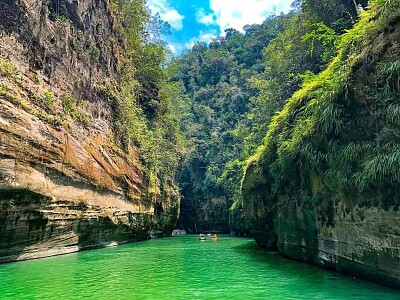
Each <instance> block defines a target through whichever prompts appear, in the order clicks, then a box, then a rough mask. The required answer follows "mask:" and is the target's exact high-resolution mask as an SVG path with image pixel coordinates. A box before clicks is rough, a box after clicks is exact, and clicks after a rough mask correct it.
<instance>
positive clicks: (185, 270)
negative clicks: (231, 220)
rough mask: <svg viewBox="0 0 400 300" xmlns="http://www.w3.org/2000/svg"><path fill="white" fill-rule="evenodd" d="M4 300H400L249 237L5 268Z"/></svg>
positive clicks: (159, 242) (142, 245)
mask: <svg viewBox="0 0 400 300" xmlns="http://www.w3.org/2000/svg"><path fill="white" fill-rule="evenodd" d="M0 299H13V300H14V299H107V300H111V299H384V300H386V299H400V291H398V290H394V289H390V288H386V287H383V286H380V285H377V284H374V283H370V282H367V281H362V280H358V279H355V278H353V277H350V276H345V275H341V274H339V273H335V272H330V271H326V270H323V269H320V268H317V267H313V266H310V265H306V264H303V263H299V262H294V261H290V260H287V259H285V258H282V257H281V256H280V255H279V254H276V253H273V252H268V251H265V250H262V249H260V248H258V246H257V245H256V243H255V242H254V241H253V240H251V239H248V238H235V237H230V236H221V237H219V238H218V240H217V241H212V240H209V239H208V240H206V241H199V240H198V237H197V236H194V235H187V236H180V237H173V238H164V239H155V240H149V241H145V242H139V243H134V244H129V245H123V246H118V247H113V248H105V249H98V250H91V251H84V252H79V253H75V254H70V255H65V256H58V257H52V258H46V259H40V260H33V261H26V262H19V263H11V264H3V265H0Z"/></svg>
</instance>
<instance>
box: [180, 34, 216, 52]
mask: <svg viewBox="0 0 400 300" xmlns="http://www.w3.org/2000/svg"><path fill="white" fill-rule="evenodd" d="M217 36H218V33H217V31H216V30H210V31H202V30H200V33H199V35H198V36H195V37H193V38H191V39H190V40H189V41H188V42H186V43H185V45H184V48H185V49H190V48H192V47H193V46H194V44H196V42H205V43H206V44H208V43H209V42H210V41H211V39H212V38H215V37H217Z"/></svg>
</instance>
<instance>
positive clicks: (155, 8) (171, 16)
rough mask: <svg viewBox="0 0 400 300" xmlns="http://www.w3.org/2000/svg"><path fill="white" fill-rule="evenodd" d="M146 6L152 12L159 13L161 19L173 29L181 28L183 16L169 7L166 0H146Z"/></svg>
mask: <svg viewBox="0 0 400 300" xmlns="http://www.w3.org/2000/svg"><path fill="white" fill-rule="evenodd" d="M147 7H148V8H149V9H150V10H151V11H152V13H159V14H160V17H161V19H162V20H163V21H166V22H168V23H169V24H170V25H171V27H172V28H174V29H175V30H177V31H180V30H182V29H183V23H182V21H183V19H184V18H185V17H184V16H183V15H181V14H180V13H179V12H178V11H177V10H176V9H174V8H173V7H171V6H170V5H169V3H168V1H167V0H148V1H147Z"/></svg>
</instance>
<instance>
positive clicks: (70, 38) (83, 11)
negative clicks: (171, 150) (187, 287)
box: [0, 0, 179, 262]
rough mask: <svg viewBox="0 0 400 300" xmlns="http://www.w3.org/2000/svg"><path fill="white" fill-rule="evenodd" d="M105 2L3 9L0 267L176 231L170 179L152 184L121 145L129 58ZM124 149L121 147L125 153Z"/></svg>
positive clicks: (31, 2) (17, 0)
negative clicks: (118, 90) (120, 104)
mask: <svg viewBox="0 0 400 300" xmlns="http://www.w3.org/2000/svg"><path fill="white" fill-rule="evenodd" d="M111 5H112V3H111V2H109V1H108V0H96V1H93V0H79V1H78V0H57V1H55V0H50V1H45V0H6V1H1V3H0V20H1V21H0V75H1V76H0V262H7V261H15V260H23V259H30V258H38V257H45V256H50V255H57V254H63V253H69V252H74V251H78V250H80V249H85V248H90V247H98V246H104V245H107V244H110V243H114V242H116V243H122V242H129V241H135V240H141V239H146V238H147V237H148V236H149V232H150V231H153V232H156V233H163V232H164V233H165V232H171V231H172V228H173V226H174V223H175V222H176V219H177V216H178V210H179V193H178V192H177V190H176V188H175V187H174V184H173V182H172V180H170V179H164V180H163V184H162V185H160V186H158V187H157V188H154V187H151V188H150V185H151V184H150V183H149V180H148V176H147V175H146V172H145V168H144V167H143V163H142V161H141V159H140V155H139V152H138V149H136V148H135V147H129V149H128V150H127V149H126V147H122V145H121V142H120V140H121V137H120V135H119V134H118V133H117V132H116V130H115V124H114V120H115V110H116V103H115V99H113V98H112V97H110V96H109V95H108V93H106V92H105V87H106V86H117V85H118V83H119V81H120V77H121V71H120V70H121V66H122V65H123V63H122V55H121V53H123V51H124V49H123V45H122V43H121V36H120V35H119V34H118V30H117V27H118V24H117V22H116V20H115V18H114V17H113V10H112V8H111ZM123 149H125V150H123Z"/></svg>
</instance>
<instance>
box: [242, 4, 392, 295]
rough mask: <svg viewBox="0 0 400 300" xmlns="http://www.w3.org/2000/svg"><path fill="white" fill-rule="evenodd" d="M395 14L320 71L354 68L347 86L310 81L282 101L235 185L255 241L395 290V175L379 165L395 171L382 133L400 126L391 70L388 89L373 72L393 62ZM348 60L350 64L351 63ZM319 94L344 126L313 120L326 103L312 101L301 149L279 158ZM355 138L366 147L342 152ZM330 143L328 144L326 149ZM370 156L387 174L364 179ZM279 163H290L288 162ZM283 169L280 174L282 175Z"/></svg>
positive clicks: (387, 138) (329, 77)
mask: <svg viewBox="0 0 400 300" xmlns="http://www.w3.org/2000/svg"><path fill="white" fill-rule="evenodd" d="M394 5H398V4H394ZM397 7H398V6H397ZM397 9H398V8H397ZM392 11H395V10H393V9H392ZM397 12H398V10H397ZM393 14H394V13H393ZM394 15H395V14H394ZM376 19H377V18H375V19H374V18H372V17H371V19H370V20H376ZM398 20H399V18H398V17H396V16H394V20H384V21H382V20H378V21H377V22H381V23H379V25H380V26H382V24H385V25H384V26H382V27H381V28H380V29H379V30H378V29H377V28H379V27H378V26H377V25H374V26H370V25H368V23H363V25H362V26H365V27H366V25H367V26H368V28H373V29H374V30H375V31H373V30H371V32H368V31H367V33H368V34H370V36H372V38H371V39H372V41H371V42H370V43H369V44H368V45H364V47H359V49H357V50H354V49H352V48H350V49H351V50H350V51H348V52H343V53H350V54H351V55H350V54H349V56H347V57H346V59H343V57H342V58H341V60H342V61H343V62H341V61H340V60H336V61H335V62H334V63H333V65H332V68H331V70H328V71H327V72H326V73H325V74H323V76H326V77H322V78H324V79H327V80H332V82H334V80H335V79H334V78H335V77H336V78H337V77H339V76H340V72H343V70H351V71H350V72H349V73H348V75H346V76H348V77H346V80H344V81H342V82H345V88H343V89H342V88H339V89H337V90H335V89H333V88H331V86H330V85H329V84H330V83H328V84H325V85H321V86H318V85H316V86H314V87H313V88H312V89H310V90H305V91H300V93H299V94H298V95H295V96H294V97H293V98H292V99H291V100H289V101H290V102H289V104H288V105H287V107H286V108H285V110H284V112H283V113H281V114H280V115H279V116H278V117H277V119H276V120H277V121H276V123H275V124H274V125H273V126H271V127H270V132H269V134H268V135H267V138H266V144H265V146H264V148H263V150H262V152H260V153H259V156H255V157H254V159H253V160H252V161H251V162H250V163H249V165H248V167H247V170H246V174H245V178H244V181H243V190H242V191H243V196H244V209H245V215H246V219H247V222H248V226H249V228H250V231H251V232H252V234H253V235H254V236H255V238H256V240H257V242H258V243H259V245H261V246H263V247H266V248H269V249H274V250H278V251H279V252H280V253H281V254H282V255H284V256H287V257H289V258H292V259H296V260H299V261H304V262H309V263H312V264H315V265H318V266H321V267H325V268H330V269H335V270H338V271H341V272H344V273H348V274H351V275H352V276H357V277H362V278H366V279H369V280H373V281H377V282H380V283H383V284H386V285H391V286H394V287H400V201H399V180H398V177H396V176H397V175H395V174H396V173H393V174H394V175H393V176H394V177H393V178H394V179H393V180H391V179H389V178H392V177H390V176H392V175H391V174H392V173H390V172H391V171H388V172H386V171H387V170H390V166H393V167H394V168H395V170H398V169H396V168H398V166H399V163H398V161H394V163H393V165H391V164H389V165H388V166H385V158H386V156H387V157H391V155H393V153H396V151H398V149H399V148H398V147H399V146H398V143H399V140H398V138H396V137H395V136H393V135H391V136H384V134H383V133H384V132H386V131H387V130H389V128H392V127H393V128H398V127H396V126H398V123H394V122H391V119H390V118H388V117H386V116H385V112H388V111H389V110H390V105H391V106H393V105H398V104H399V99H400V98H399V95H400V93H399V92H400V90H399V85H398V82H399V81H398V80H399V79H398V77H393V78H395V79H394V81H393V82H394V84H393V86H392V85H391V84H392V83H391V81H390V80H391V77H390V76H384V78H383V79H382V80H381V79H379V78H380V76H381V75H380V74H382V72H383V71H382V70H383V69H382V66H385V65H390V66H395V65H396V64H397V63H398V61H399V59H400V51H399V49H400V45H399V36H400V25H399V22H398ZM354 44H356V43H354ZM357 51H362V53H361V54H360V53H359V52H357ZM360 57H361V59H360ZM352 59H354V61H356V62H357V63H354V64H352V63H350V62H351V61H352ZM332 70H334V71H333V73H332V74H329V73H328V72H329V71H330V72H332ZM377 70H379V71H377ZM335 72H336V73H335ZM379 72H381V73H379ZM342 74H343V73H342ZM393 76H394V75H393ZM396 78H397V79H396ZM380 80H381V81H380ZM382 82H383V85H384V86H385V88H387V87H389V86H390V87H393V89H392V90H390V93H391V94H390V96H388V97H387V98H385V97H384V96H382V94H380V92H379V91H382V90H383V88H382ZM338 86H340V85H338ZM319 89H323V90H322V92H321V90H319ZM324 91H327V93H328V92H329V97H326V99H327V100H324V98H322V97H323V95H327V94H323V92H324ZM337 91H338V92H337ZM313 93H314V94H313ZM321 95H322V96H321ZM296 97H298V98H296ZM318 97H320V98H318ZM321 99H322V100H321ZM318 100H320V102H318V104H319V105H321V106H320V107H323V108H325V107H326V106H323V105H327V104H326V103H324V102H323V101H327V102H328V101H329V102H328V104H331V103H332V102H333V103H334V105H336V107H339V108H340V109H342V110H341V112H343V113H338V114H337V116H336V118H337V120H339V121H342V122H343V124H345V126H344V127H343V129H341V131H337V130H336V131H335V132H328V133H326V131H323V130H321V129H320V128H319V127H318V120H320V119H322V118H323V117H324V115H323V113H324V112H326V110H318V107H317V106H316V105H315V106H314V107H313V108H312V109H311V110H309V111H308V112H311V113H312V116H315V117H316V118H315V119H313V120H316V122H315V123H312V122H308V123H307V126H306V127H303V129H302V130H303V131H302V132H301V131H297V132H301V134H302V137H301V139H300V142H299V144H297V145H299V147H298V148H296V151H297V149H299V150H298V151H299V152H295V151H293V152H291V153H290V156H288V157H289V158H288V159H287V160H283V158H282V157H285V152H284V151H286V150H287V149H289V148H290V147H291V146H292V145H293V144H291V143H292V142H293V140H295V138H294V136H295V133H294V131H295V130H298V128H297V127H296V126H298V125H299V124H305V123H301V122H302V121H303V120H306V121H309V120H310V118H309V119H306V117H308V116H305V114H306V113H307V109H310V108H311V106H307V105H309V103H311V104H313V102H312V101H318ZM314 103H315V102H314ZM371 105H373V106H374V107H375V110H372V109H371ZM388 107H389V108H388ZM380 112H382V113H380ZM284 114H285V115H284ZM280 118H281V119H280ZM293 128H294V129H293ZM397 130H398V129H397ZM397 132H398V131H397ZM377 137H378V138H377ZM386 141H389V142H388V145H391V146H392V145H395V146H394V148H393V151H394V152H390V151H392V150H387V149H392V148H384V149H383V150H380V148H379V147H380V146H381V145H382V144H380V143H386ZM296 142H298V140H296ZM354 144H356V145H372V146H371V148H368V147H366V146H360V149H361V148H362V147H364V148H363V149H366V150H360V151H364V152H361V153H362V154H361V155H353V156H351V155H352V154H346V151H347V153H351V152H350V150H349V149H352V148H351V147H353V146H354ZM297 145H296V146H297ZM330 145H335V146H334V147H333V148H332V149H331V148H330ZM285 147H286V148H285ZM342 147H343V148H342ZM309 149H311V151H310V153H309V152H307V151H308V150H309ZM342 149H345V151H343V150H342ZM374 151H376V152H374ZM304 153H306V154H304ZM353 153H354V151H353ZM355 153H357V152H355ZM375 153H378V156H377V157H378V158H379V159H378V160H377V161H376V162H377V163H380V164H381V165H382V166H385V167H383V168H385V172H386V173H373V174H375V175H373V176H371V177H368V175H366V174H372V172H374V171H375V169H374V170H367V171H365V170H366V169H365V168H367V167H368V166H369V165H368V163H369V164H372V163H373V162H371V160H372V159H373V157H375V156H374V155H376V154H375ZM350 156H351V157H350ZM315 157H317V158H316V159H315V160H313V161H311V158H315ZM349 157H350V158H349ZM332 158H335V159H332ZM310 161H311V162H310ZM390 162H391V161H390ZM286 166H289V167H287V168H286V169H285V167H286ZM280 168H282V169H284V170H285V172H286V173H284V174H283V173H279V172H280V170H281V169H280ZM377 170H378V172H380V171H379V169H377ZM347 172H348V173H347ZM368 172H369V173H368ZM288 173H290V175H286V174H288ZM347 174H349V175H347ZM360 174H361V175H362V176H360ZM381 174H383V176H381ZM397 174H398V173H397ZM279 176H281V177H279ZM285 176H287V177H285ZM282 178H284V179H285V178H289V180H286V181H284V184H282V182H283V181H279V180H281V179H282ZM355 178H359V179H357V180H354V179H355ZM366 178H367V179H368V178H372V179H371V181H368V184H371V187H370V188H368V189H367V188H365V186H363V188H361V189H359V188H358V185H357V184H358V183H359V182H360V181H361V180H365V179H366ZM377 178H378V179H377ZM396 178H397V179H396ZM372 180H376V181H372ZM279 184H281V185H279Z"/></svg>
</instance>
